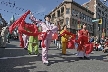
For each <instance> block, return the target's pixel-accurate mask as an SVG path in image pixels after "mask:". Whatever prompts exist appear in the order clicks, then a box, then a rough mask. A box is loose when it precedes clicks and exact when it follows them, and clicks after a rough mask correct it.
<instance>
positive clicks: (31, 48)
mask: <svg viewBox="0 0 108 72" xmlns="http://www.w3.org/2000/svg"><path fill="white" fill-rule="evenodd" d="M34 24H36V23H34ZM36 25H37V27H38V24H36ZM28 42H29V44H28V52H29V54H30V55H31V54H35V55H37V56H38V55H39V50H38V36H29V41H28Z"/></svg>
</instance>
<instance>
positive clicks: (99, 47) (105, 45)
mask: <svg viewBox="0 0 108 72" xmlns="http://www.w3.org/2000/svg"><path fill="white" fill-rule="evenodd" d="M90 42H92V43H93V46H94V50H95V51H103V52H107V50H108V38H107V37H102V38H99V37H98V36H96V37H94V36H91V37H90Z"/></svg>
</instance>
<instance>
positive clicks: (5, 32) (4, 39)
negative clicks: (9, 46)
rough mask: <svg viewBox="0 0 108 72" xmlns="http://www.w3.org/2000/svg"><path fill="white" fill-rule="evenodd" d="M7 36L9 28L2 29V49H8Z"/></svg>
mask: <svg viewBox="0 0 108 72" xmlns="http://www.w3.org/2000/svg"><path fill="white" fill-rule="evenodd" d="M7 34H8V26H6V27H3V28H2V32H1V37H2V38H1V47H3V48H5V47H6V42H7Z"/></svg>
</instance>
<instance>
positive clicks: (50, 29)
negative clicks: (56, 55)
mask: <svg viewBox="0 0 108 72" xmlns="http://www.w3.org/2000/svg"><path fill="white" fill-rule="evenodd" d="M50 18H51V16H50V15H45V23H42V24H41V27H42V32H46V33H47V36H46V38H45V40H44V44H45V46H46V47H42V61H43V63H44V64H45V65H48V64H49V62H48V57H47V55H48V48H49V46H50V43H51V40H52V34H53V33H55V32H57V29H58V28H57V26H55V25H54V24H51V23H50Z"/></svg>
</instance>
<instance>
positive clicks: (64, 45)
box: [60, 25, 70, 55]
mask: <svg viewBox="0 0 108 72" xmlns="http://www.w3.org/2000/svg"><path fill="white" fill-rule="evenodd" d="M64 31H68V30H67V26H66V25H64V26H63V28H62V31H61V32H60V34H62V33H63V32H64ZM69 37H70V35H67V34H65V35H63V36H62V37H61V44H62V54H64V55H65V54H66V48H67V43H68V40H69Z"/></svg>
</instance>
